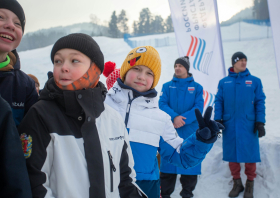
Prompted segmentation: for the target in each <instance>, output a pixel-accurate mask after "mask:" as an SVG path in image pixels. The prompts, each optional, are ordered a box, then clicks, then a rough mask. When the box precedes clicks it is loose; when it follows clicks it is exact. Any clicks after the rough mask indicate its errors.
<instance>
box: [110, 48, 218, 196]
mask: <svg viewBox="0 0 280 198" xmlns="http://www.w3.org/2000/svg"><path fill="white" fill-rule="evenodd" d="M160 73H161V60H160V57H159V54H158V52H157V51H156V49H154V48H153V47H151V46H144V47H137V48H135V49H133V50H131V51H130V52H129V53H128V55H127V57H126V59H125V60H124V62H123V64H122V66H121V69H120V78H118V79H117V82H116V83H115V84H114V85H113V87H112V88H111V89H110V90H109V92H108V94H107V96H106V100H105V103H107V104H108V105H110V106H111V107H113V108H114V109H115V110H116V111H118V112H119V113H120V115H121V116H122V118H123V120H124V122H125V125H126V127H127V130H128V133H129V140H130V145H131V149H132V154H133V158H134V161H135V166H134V169H135V171H136V180H137V181H136V183H137V184H138V185H139V187H140V188H141V189H142V190H143V191H144V192H145V193H146V195H147V196H148V197H150V198H159V196H160V181H159V168H158V161H157V157H156V155H157V151H159V153H160V155H161V157H162V158H163V159H165V160H166V161H168V162H169V163H172V164H173V165H176V166H179V167H181V168H184V169H187V168H189V167H193V166H196V165H198V164H200V163H201V162H202V160H203V159H204V158H205V155H206V154H207V153H208V152H209V150H210V149H211V148H212V145H213V143H214V142H215V141H216V139H217V132H218V131H219V126H220V125H219V123H216V122H214V121H210V117H209V115H211V111H212V110H211V109H208V113H207V115H208V117H207V118H205V120H206V123H208V124H204V121H203V119H202V117H201V114H200V112H199V110H198V112H199V113H198V114H199V116H198V117H199V118H201V120H202V122H201V123H203V124H201V125H200V129H198V130H197V132H196V133H194V132H195V130H196V129H193V134H192V135H190V137H189V138H187V139H186V140H185V141H184V140H183V139H182V138H180V137H179V136H178V135H177V133H176V130H175V129H174V126H173V124H172V122H171V119H170V116H169V115H168V114H166V113H165V112H163V111H162V110H160V109H159V108H158V100H157V98H156V96H157V92H156V91H155V89H154V88H155V86H156V85H157V83H158V81H159V78H160ZM208 127H210V130H209V128H208Z"/></svg>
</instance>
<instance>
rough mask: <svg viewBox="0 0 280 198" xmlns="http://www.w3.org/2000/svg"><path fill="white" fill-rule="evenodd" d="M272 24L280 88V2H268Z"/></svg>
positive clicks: (274, 0) (272, 0) (271, 0)
mask: <svg viewBox="0 0 280 198" xmlns="http://www.w3.org/2000/svg"><path fill="white" fill-rule="evenodd" d="M268 8H269V15H270V23H271V29H272V35H273V41H274V42H273V43H274V51H275V59H276V67H277V74H278V80H279V87H280V12H279V10H280V1H279V0H277V1H276V0H268Z"/></svg>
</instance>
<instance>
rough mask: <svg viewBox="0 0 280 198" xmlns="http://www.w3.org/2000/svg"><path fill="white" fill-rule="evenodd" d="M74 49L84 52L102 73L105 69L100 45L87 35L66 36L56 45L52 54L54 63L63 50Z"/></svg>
mask: <svg viewBox="0 0 280 198" xmlns="http://www.w3.org/2000/svg"><path fill="white" fill-rule="evenodd" d="M65 48H69V49H74V50H77V51H80V52H82V53H83V54H85V55H86V56H88V57H89V58H90V60H91V61H92V62H94V63H95V64H96V65H97V67H98V68H99V69H100V71H101V73H102V72H103V69H104V56H103V53H102V52H101V50H100V48H99V45H98V44H97V43H96V42H95V40H93V38H92V37H90V36H89V35H87V34H82V33H75V34H69V35H67V36H64V37H62V38H60V39H58V41H56V43H55V44H54V46H53V48H52V52H51V59H52V62H53V63H54V55H55V53H56V52H57V51H59V50H61V49H65Z"/></svg>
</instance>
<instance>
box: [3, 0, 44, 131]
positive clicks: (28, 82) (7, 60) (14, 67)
mask: <svg viewBox="0 0 280 198" xmlns="http://www.w3.org/2000/svg"><path fill="white" fill-rule="evenodd" d="M24 26H25V15H24V11H23V9H22V7H21V5H20V4H19V3H18V2H17V1H16V0H0V94H1V95H2V97H3V98H4V99H5V100H6V101H7V102H8V103H9V104H10V106H11V108H12V112H13V118H14V120H15V123H16V125H17V126H18V125H19V124H20V122H21V120H22V118H23V116H24V115H25V114H26V113H27V111H28V109H29V108H30V107H31V106H32V105H33V104H34V103H35V102H37V100H38V94H37V92H36V89H35V83H34V81H33V80H32V79H31V78H30V77H29V76H27V75H26V74H25V73H24V72H22V71H21V70H20V61H19V56H18V54H17V51H16V48H17V46H18V45H19V44H20V42H21V39H22V36H23V32H24Z"/></svg>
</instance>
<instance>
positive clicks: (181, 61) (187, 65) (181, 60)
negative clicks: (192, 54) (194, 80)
mask: <svg viewBox="0 0 280 198" xmlns="http://www.w3.org/2000/svg"><path fill="white" fill-rule="evenodd" d="M176 64H181V65H183V66H184V67H185V68H186V70H187V71H188V73H189V70H190V61H189V57H188V56H183V57H180V58H178V59H177V60H176V61H175V63H174V67H175V65H176Z"/></svg>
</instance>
